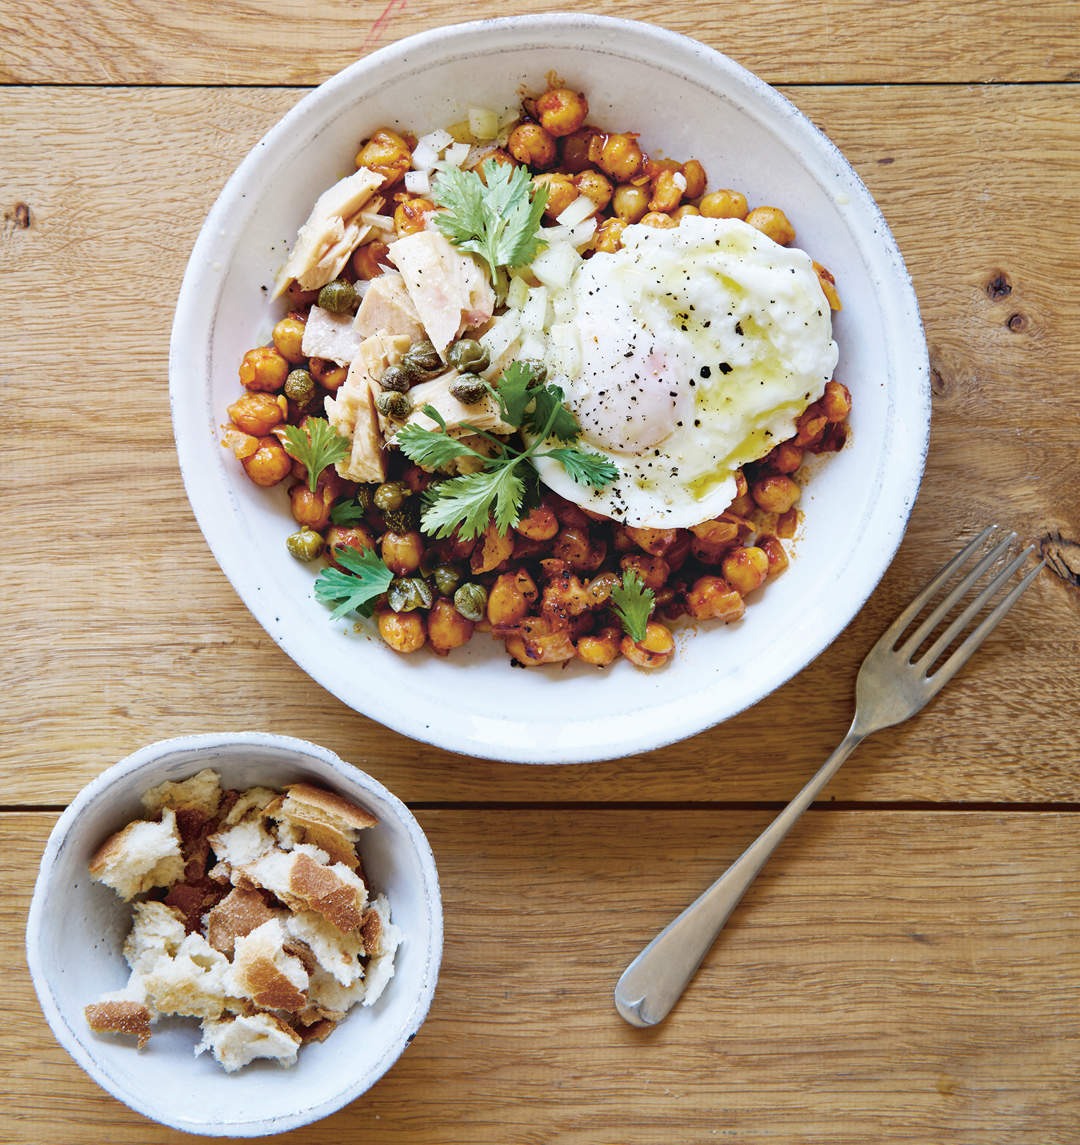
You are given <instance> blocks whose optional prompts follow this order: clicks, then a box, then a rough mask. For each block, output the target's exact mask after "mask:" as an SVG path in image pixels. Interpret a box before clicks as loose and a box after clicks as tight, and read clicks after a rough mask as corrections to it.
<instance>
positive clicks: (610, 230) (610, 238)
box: [594, 219, 630, 254]
mask: <svg viewBox="0 0 1080 1145" xmlns="http://www.w3.org/2000/svg"><path fill="white" fill-rule="evenodd" d="M629 225H630V224H629V223H627V222H626V221H625V220H624V219H605V220H604V221H603V222H602V223H601V224H600V230H599V231H597V238H596V246H595V248H594V249H596V250H598V251H601V252H602V253H604V254H614V253H615V252H616V251H617V250H621V249H622V233H623V231H625V230H626V228H627V227H628V226H629Z"/></svg>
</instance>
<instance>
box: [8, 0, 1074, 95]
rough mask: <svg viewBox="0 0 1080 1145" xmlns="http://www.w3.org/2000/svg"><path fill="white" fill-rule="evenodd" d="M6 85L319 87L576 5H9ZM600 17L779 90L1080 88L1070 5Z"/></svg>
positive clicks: (921, 0)
mask: <svg viewBox="0 0 1080 1145" xmlns="http://www.w3.org/2000/svg"><path fill="white" fill-rule="evenodd" d="M4 7H5V9H6V10H7V11H8V13H9V17H8V19H7V20H6V21H5V32H6V35H5V52H4V58H3V60H2V61H0V81H2V82H5V83H20V84H32V83H81V84H95V85H100V84H148V83H149V84H211V85H219V84H228V85H239V84H259V85H279V84H317V83H321V82H322V81H323V80H325V79H327V78H328V77H329V76H330V75H332V74H333V73H334V72H336V71H339V70H340V69H341V68H344V67H347V66H348V65H349V64H351V63H353V62H354V61H355V60H356V59H358V58H359V57H362V56H366V55H368V54H369V53H370V52H372V51H374V50H375V49H377V48H381V47H384V46H386V45H388V44H391V43H393V42H394V41H395V40H398V39H401V38H402V37H404V36H408V35H412V34H414V33H417V32H424V31H428V30H429V29H432V28H438V27H442V26H443V25H445V24H455V23H460V22H462V21H463V20H480V19H489V18H491V17H499V16H514V15H522V14H526V13H533V12H538V13H540V12H558V11H566V10H568V9H567V5H566V4H565V3H564V2H563V0H500V2H499V3H490V2H481V3H476V4H472V5H470V6H469V8H468V9H467V10H456V9H455V8H454V7H453V6H448V5H446V4H441V3H437V2H436V0H360V2H359V3H357V2H351V0H321V3H319V4H318V5H317V6H311V5H301V4H299V3H297V2H296V0H244V3H235V4H218V3H214V2H213V0H153V2H151V0H44V2H43V3H39V4H30V3H27V2H26V0H5V4H4ZM588 11H590V12H592V13H596V14H598V15H604V16H616V17H621V18H624V19H636V20H644V21H646V22H649V23H654V24H659V25H661V26H663V27H665V28H669V29H671V30H672V31H675V32H680V33H682V34H684V35H688V36H692V37H694V38H695V39H697V40H700V41H701V42H702V43H704V44H707V45H709V46H710V47H713V48H716V49H718V50H719V51H722V52H724V53H725V54H726V55H729V56H731V57H732V58H734V59H735V60H737V61H738V62H739V63H741V64H743V65H744V66H745V67H748V68H749V69H750V70H751V71H754V72H757V73H758V74H759V75H761V76H762V77H764V78H765V79H766V80H767V81H768V82H770V83H841V82H843V83H882V82H888V83H896V82H903V83H929V82H950V83H987V82H996V83H999V82H1033V81H1039V82H1060V81H1070V80H1075V79H1076V78H1077V76H1078V75H1080V28H1078V23H1077V20H1076V8H1075V5H1073V4H1071V3H1068V2H1067V0H1034V2H1032V3H1030V4H1026V5H1024V6H1023V8H1017V7H1015V6H1013V5H1009V4H1007V3H1004V2H1003V0H957V2H955V3H952V4H949V5H948V6H945V5H942V4H940V3H936V2H935V0H913V2H910V3H903V2H901V0H886V2H884V3H881V2H880V0H834V2H830V3H827V4H820V5H806V6H800V7H799V8H798V9H797V10H792V9H790V7H789V6H788V5H784V4H781V3H773V4H768V5H764V6H762V5H726V6H723V7H717V6H716V5H714V4H711V3H707V2H706V0H690V2H689V3H684V4H681V5H677V6H670V7H666V8H663V9H658V8H657V7H656V6H655V5H650V4H644V3H640V2H638V0H597V2H595V3H593V4H590V5H589V6H588Z"/></svg>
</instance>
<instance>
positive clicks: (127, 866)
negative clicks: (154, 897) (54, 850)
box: [90, 809, 184, 902]
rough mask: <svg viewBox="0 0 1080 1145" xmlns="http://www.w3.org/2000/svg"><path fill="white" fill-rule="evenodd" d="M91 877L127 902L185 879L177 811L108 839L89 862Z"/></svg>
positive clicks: (134, 824) (136, 823)
mask: <svg viewBox="0 0 1080 1145" xmlns="http://www.w3.org/2000/svg"><path fill="white" fill-rule="evenodd" d="M90 877H91V878H93V879H95V880H96V881H97V882H99V883H104V884H105V885H106V886H107V887H111V888H112V889H113V890H114V891H116V893H117V894H118V895H119V896H120V897H121V898H122V899H123V900H124V901H125V902H127V901H129V900H130V899H132V898H134V897H135V895H137V894H139V893H141V892H142V891H148V890H149V889H150V888H151V887H168V886H171V885H172V884H173V883H175V882H179V881H180V879H182V878H183V877H184V859H183V855H182V854H181V849H180V834H179V832H178V831H177V829H176V812H175V811H172V810H168V809H167V810H165V811H163V812H162V815H161V819H160V821H158V822H154V821H153V820H149V819H136V820H134V821H133V822H131V823H129V824H128V825H127V826H126V827H124V828H123V829H122V830H120V831H117V832H116V834H115V835H112V836H111V837H110V838H108V839H106V840H105V842H104V843H103V844H102V845H101V847H100V848H99V850H98V852H97V854H96V855H94V857H93V858H92V859H91V860H90Z"/></svg>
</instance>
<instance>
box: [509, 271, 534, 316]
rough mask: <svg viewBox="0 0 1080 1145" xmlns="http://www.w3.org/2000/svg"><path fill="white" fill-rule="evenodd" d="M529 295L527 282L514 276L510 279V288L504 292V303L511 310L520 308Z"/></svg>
mask: <svg viewBox="0 0 1080 1145" xmlns="http://www.w3.org/2000/svg"><path fill="white" fill-rule="evenodd" d="M528 297H529V284H528V283H527V282H526V281H525V279H523V278H520V277H514V278H511V279H510V289H509V290H508V291H507V292H506V305H507V306H509V307H511V308H512V309H513V310H521V309H522V307H524V305H525V303H526V301H527V300H528Z"/></svg>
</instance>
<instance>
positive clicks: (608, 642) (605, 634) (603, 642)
mask: <svg viewBox="0 0 1080 1145" xmlns="http://www.w3.org/2000/svg"><path fill="white" fill-rule="evenodd" d="M621 641H622V632H621V631H620V630H619V629H618V628H611V627H609V628H601V629H600V631H599V632H596V633H593V634H592V635H591V636H582V637H581V638H580V639H579V640H578V642H577V645H576V651H577V656H578V659H579V660H584V661H585V663H586V664H593V665H595V666H596V667H597V668H606V667H607V666H608V664H610V663H611V662H612V661H613V660H614V659H615V657H616V656H618V654H619V644H620V643H621Z"/></svg>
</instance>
